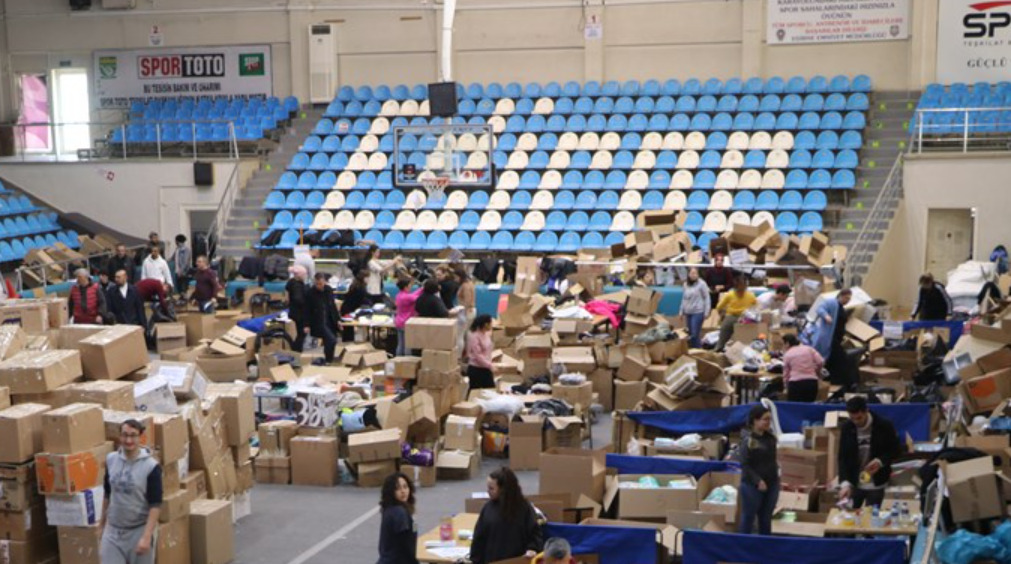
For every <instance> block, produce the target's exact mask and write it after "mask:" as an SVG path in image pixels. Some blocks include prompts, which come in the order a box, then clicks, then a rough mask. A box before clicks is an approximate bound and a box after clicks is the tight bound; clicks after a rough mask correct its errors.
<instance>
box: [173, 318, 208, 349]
mask: <svg viewBox="0 0 1011 564" xmlns="http://www.w3.org/2000/svg"><path fill="white" fill-rule="evenodd" d="M176 317H177V319H178V320H179V322H181V323H182V324H183V325H185V326H186V346H187V347H195V346H197V345H199V344H200V341H202V340H204V339H213V338H214V337H215V335H214V316H213V315H208V314H204V313H198V312H185V313H180V314H178V315H177V316H176Z"/></svg>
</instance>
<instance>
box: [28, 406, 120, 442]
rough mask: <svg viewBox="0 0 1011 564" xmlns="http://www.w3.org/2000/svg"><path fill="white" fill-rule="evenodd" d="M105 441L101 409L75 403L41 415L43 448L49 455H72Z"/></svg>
mask: <svg viewBox="0 0 1011 564" xmlns="http://www.w3.org/2000/svg"><path fill="white" fill-rule="evenodd" d="M103 442H105V424H104V421H103V419H102V408H100V407H99V406H97V405H94V404H89V403H74V404H70V405H68V406H65V407H61V408H59V409H54V410H52V411H47V412H46V413H44V414H43V415H42V448H43V450H45V451H46V452H48V453H52V454H71V453H75V452H80V451H82V450H87V449H90V448H92V447H95V446H98V445H101V444H102V443H103Z"/></svg>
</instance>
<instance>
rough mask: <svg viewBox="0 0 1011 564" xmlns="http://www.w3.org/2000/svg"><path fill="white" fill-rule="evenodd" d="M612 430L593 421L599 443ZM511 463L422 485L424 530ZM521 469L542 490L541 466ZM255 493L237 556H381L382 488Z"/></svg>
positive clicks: (304, 560) (262, 489) (313, 559)
mask: <svg viewBox="0 0 1011 564" xmlns="http://www.w3.org/2000/svg"><path fill="white" fill-rule="evenodd" d="M610 432H611V423H610V416H608V415H605V416H603V417H601V418H599V419H598V421H597V423H596V424H594V426H593V440H594V446H596V447H598V448H599V447H600V446H602V445H605V444H607V443H608V442H609V440H610ZM507 463H508V460H502V459H493V458H485V459H484V460H483V461H482V468H481V474H480V475H479V476H477V477H475V478H474V479H472V480H469V481H466V482H464V481H458V482H446V481H443V482H439V483H438V484H437V485H436V486H435V487H433V488H423V489H421V490H420V491H419V492H418V507H417V515H416V516H415V518H416V520H417V523H418V530H419V532H424V531H428V530H430V529H432V528H434V527H436V526H437V525H438V524H439V519H440V518H442V517H443V516H447V515H452V514H454V513H459V512H461V511H463V500H464V499H465V498H467V497H468V496H469V495H470V494H471V492H480V491H484V489H485V477H486V476H487V475H488V473H490V472H491V471H492V470H494V469H495V468H496V467H498V466H501V465H503V464H507ZM517 474H518V476H519V479H520V483H521V485H522V486H523V490H524V492H526V493H530V494H535V493H537V490H538V477H537V472H518V473H517ZM252 495H253V500H252V506H253V513H252V515H250V516H248V517H246V518H244V519H243V520H242V521H240V522H239V523H238V524H236V526H235V546H236V559H235V562H239V563H242V564H283V563H288V564H324V563H326V564H332V563H334V562H341V563H344V562H348V563H356V564H357V563H361V564H366V563H371V562H375V561H376V558H377V557H378V553H377V549H376V546H377V544H378V541H379V515H378V513H377V512H375V511H374V510H375V509H376V507H377V504H378V502H379V490H378V489H376V488H372V489H362V488H358V487H357V486H354V485H341V486H338V487H335V488H313V487H304V486H272V485H262V484H258V485H257V486H256V487H255V488H253V494H252ZM366 515H367V517H364V516H366ZM362 519H364V520H362ZM356 521H359V522H358V523H355V522H356ZM330 541H332V542H330ZM310 553H314V554H310Z"/></svg>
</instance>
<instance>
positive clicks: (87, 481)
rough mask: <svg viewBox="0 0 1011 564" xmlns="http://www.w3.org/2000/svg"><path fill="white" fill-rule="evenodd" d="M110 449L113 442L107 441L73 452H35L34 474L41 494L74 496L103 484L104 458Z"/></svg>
mask: <svg viewBox="0 0 1011 564" xmlns="http://www.w3.org/2000/svg"><path fill="white" fill-rule="evenodd" d="M110 452H112V442H110V441H106V442H105V443H103V444H102V445H101V446H97V447H94V448H91V449H88V450H86V451H82V452H76V453H73V454H50V453H45V452H43V453H39V454H36V455H35V476H36V480H37V484H38V487H39V493H41V494H43V495H52V494H57V495H72V494H75V493H78V492H81V491H84V490H87V489H90V488H96V487H100V486H101V485H102V478H103V476H104V472H105V457H106V456H107V455H108V454H109V453H110Z"/></svg>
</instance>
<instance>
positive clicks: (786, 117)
mask: <svg viewBox="0 0 1011 564" xmlns="http://www.w3.org/2000/svg"><path fill="white" fill-rule="evenodd" d="M776 129H781V130H786V131H793V130H796V129H800V128H799V127H798V120H797V114H795V113H793V112H784V113H781V114H779V117H777V118H776Z"/></svg>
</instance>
